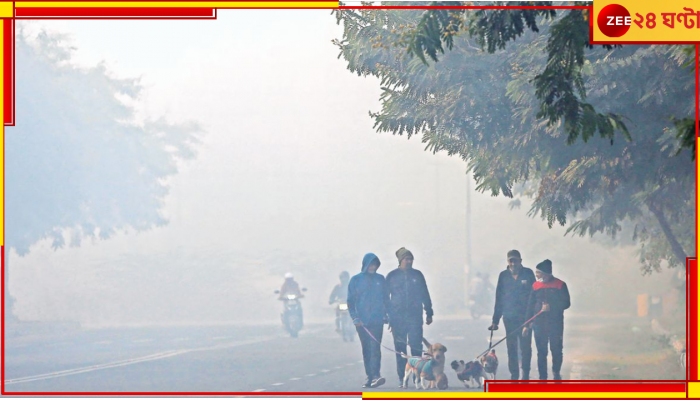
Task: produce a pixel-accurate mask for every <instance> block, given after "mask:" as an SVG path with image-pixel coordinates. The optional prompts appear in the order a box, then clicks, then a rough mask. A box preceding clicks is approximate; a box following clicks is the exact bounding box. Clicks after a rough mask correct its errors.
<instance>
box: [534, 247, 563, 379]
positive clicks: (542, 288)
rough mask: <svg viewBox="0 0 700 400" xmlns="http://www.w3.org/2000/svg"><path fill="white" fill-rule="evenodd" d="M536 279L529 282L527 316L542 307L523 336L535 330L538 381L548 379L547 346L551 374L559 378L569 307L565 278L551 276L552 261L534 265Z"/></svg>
mask: <svg viewBox="0 0 700 400" xmlns="http://www.w3.org/2000/svg"><path fill="white" fill-rule="evenodd" d="M535 269H536V270H535V274H536V275H537V282H535V283H534V284H533V285H532V293H531V294H530V299H529V301H528V307H527V315H528V319H530V318H532V317H533V316H534V315H535V313H537V312H539V310H542V311H543V312H542V314H540V315H539V316H538V317H537V318H535V320H534V321H533V322H531V323H529V324H528V326H525V327H524V328H523V335H529V334H530V333H529V332H530V331H531V328H532V327H533V326H534V329H535V346H537V369H538V370H539V374H540V380H543V381H546V380H547V345H548V344H549V348H550V349H551V350H552V375H553V377H554V380H557V381H560V380H561V364H562V362H563V360H564V353H563V349H564V310H566V309H568V308H569V307H571V297H570V296H569V288H568V287H567V286H566V283H564V281H562V280H560V279H557V278H555V277H554V276H553V275H552V262H551V261H550V260H544V261H542V262H541V263H539V264H537V267H536V268H535Z"/></svg>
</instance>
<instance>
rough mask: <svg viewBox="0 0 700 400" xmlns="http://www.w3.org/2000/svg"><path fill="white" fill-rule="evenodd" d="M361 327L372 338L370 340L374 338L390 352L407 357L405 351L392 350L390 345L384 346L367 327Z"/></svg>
mask: <svg viewBox="0 0 700 400" xmlns="http://www.w3.org/2000/svg"><path fill="white" fill-rule="evenodd" d="M362 329H364V330H365V332H367V334H368V335H369V337H371V338H372V340H374V341H375V342H377V343H379V345H380V346H382V347H384V348H385V349H387V350H389V351H390V352H392V353H396V354H399V355H400V356H401V357H404V358H408V356H407V355H406V353H402V352H400V351H396V350H394V349H392V348H390V347H386V346H384V345H383V344H382V342H380V341H379V340H377V338H376V337H374V335H373V334H372V332H370V331H369V329H367V327H366V326H364V325H362Z"/></svg>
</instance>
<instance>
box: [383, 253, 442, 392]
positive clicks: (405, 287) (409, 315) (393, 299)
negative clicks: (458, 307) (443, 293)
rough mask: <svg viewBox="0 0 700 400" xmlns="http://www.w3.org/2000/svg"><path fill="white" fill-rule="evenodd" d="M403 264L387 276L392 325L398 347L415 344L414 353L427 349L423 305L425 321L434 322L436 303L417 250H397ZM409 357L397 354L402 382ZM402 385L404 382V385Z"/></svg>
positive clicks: (404, 350)
mask: <svg viewBox="0 0 700 400" xmlns="http://www.w3.org/2000/svg"><path fill="white" fill-rule="evenodd" d="M396 258H398V260H399V266H398V268H396V269H395V270H393V271H391V272H389V274H388V275H387V276H386V284H387V290H388V291H389V329H391V333H392V334H393V336H394V348H395V349H396V351H398V352H402V353H406V344H408V345H409V346H411V355H413V356H421V355H422V353H423V309H424V308H425V314H426V318H425V323H426V324H428V325H430V324H431V323H433V303H432V302H431V301H430V293H429V292H428V285H427V284H426V283H425V277H423V274H422V273H421V272H420V271H418V270H417V269H413V254H412V253H411V252H410V251H408V250H406V248H405V247H402V248H400V249H398V250H397V251H396ZM405 371H406V359H405V358H403V357H402V356H401V355H400V354H397V355H396V372H398V374H399V385H403V378H404V373H405ZM400 387H401V386H400Z"/></svg>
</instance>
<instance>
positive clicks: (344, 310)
mask: <svg viewBox="0 0 700 400" xmlns="http://www.w3.org/2000/svg"><path fill="white" fill-rule="evenodd" d="M338 318H340V335H341V336H342V337H343V341H344V342H353V341H355V325H354V324H353V323H352V319H351V318H350V311H348V304H347V303H338Z"/></svg>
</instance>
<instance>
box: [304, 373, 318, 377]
mask: <svg viewBox="0 0 700 400" xmlns="http://www.w3.org/2000/svg"><path fill="white" fill-rule="evenodd" d="M306 376H309V377H311V376H316V374H306Z"/></svg>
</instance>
